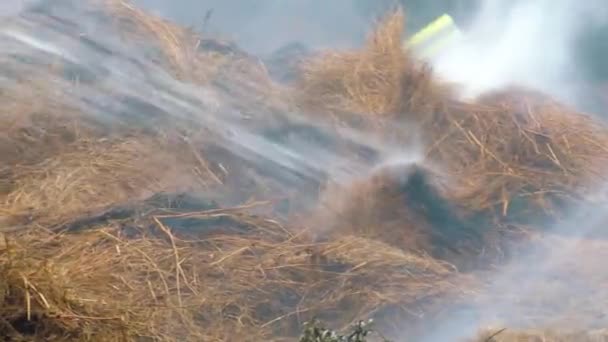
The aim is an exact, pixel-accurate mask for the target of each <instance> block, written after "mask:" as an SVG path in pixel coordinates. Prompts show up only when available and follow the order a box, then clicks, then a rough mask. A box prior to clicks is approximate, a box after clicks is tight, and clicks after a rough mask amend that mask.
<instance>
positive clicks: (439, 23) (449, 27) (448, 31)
mask: <svg viewBox="0 0 608 342" xmlns="http://www.w3.org/2000/svg"><path fill="white" fill-rule="evenodd" d="M461 36H462V34H461V32H460V30H459V29H458V27H457V26H456V24H455V23H454V19H452V17H451V16H450V15H448V14H444V15H442V16H440V17H439V18H437V19H435V20H433V21H432V22H431V23H430V24H428V25H427V26H425V27H424V28H422V29H421V30H420V31H418V32H417V33H416V34H414V35H413V36H411V37H410V39H408V41H407V42H406V44H405V48H407V49H413V50H415V51H416V52H417V53H420V54H421V55H423V56H424V57H432V56H433V55H436V54H437V53H439V52H440V51H441V49H442V48H444V47H446V46H447V45H448V44H450V43H452V42H454V41H456V40H457V39H459V38H460V37H461Z"/></svg>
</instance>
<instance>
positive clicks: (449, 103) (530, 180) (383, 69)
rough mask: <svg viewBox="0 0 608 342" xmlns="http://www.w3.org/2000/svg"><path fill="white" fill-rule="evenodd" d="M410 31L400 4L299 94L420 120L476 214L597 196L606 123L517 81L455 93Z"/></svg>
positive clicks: (327, 60) (306, 74)
mask: <svg viewBox="0 0 608 342" xmlns="http://www.w3.org/2000/svg"><path fill="white" fill-rule="evenodd" d="M402 29H403V14H402V12H400V11H397V12H395V13H393V14H392V15H390V16H388V17H387V18H386V19H385V20H384V21H383V22H382V23H381V25H380V26H379V27H378V29H377V30H376V31H375V32H374V34H373V35H372V36H371V38H370V39H369V41H368V44H367V46H365V47H364V48H363V49H361V50H359V51H346V52H329V53H327V54H323V55H321V56H319V57H317V58H313V59H312V60H311V61H309V62H308V64H306V65H305V67H304V70H303V75H302V80H301V82H300V84H299V88H298V90H297V91H298V92H299V93H300V94H301V95H300V97H299V102H300V103H302V104H303V107H304V108H313V109H315V110H319V108H322V109H324V110H325V111H329V112H338V113H341V114H342V115H341V117H344V116H347V117H348V116H350V117H351V118H352V117H353V116H354V117H361V115H362V114H363V117H364V119H366V120H368V121H377V122H380V121H379V120H378V119H377V117H378V116H387V115H389V116H393V117H397V118H398V119H400V120H404V121H405V122H406V123H414V124H416V125H417V126H419V127H420V135H421V136H422V139H423V140H424V142H425V143H426V145H427V146H428V149H427V151H426V155H427V156H428V158H429V159H430V160H432V161H433V162H435V163H439V165H442V166H443V167H444V168H445V171H446V173H447V174H449V177H450V178H451V179H453V180H455V181H456V183H459V186H458V187H455V190H454V193H453V196H454V199H455V201H456V202H458V203H460V204H462V206H463V207H464V208H466V209H468V210H470V211H472V212H476V213H479V212H487V211H488V210H490V211H494V214H493V215H494V216H496V217H497V218H499V219H502V218H504V217H507V216H510V217H511V218H513V219H520V218H521V217H522V216H524V217H525V216H528V215H530V213H531V212H532V213H534V212H538V211H542V210H545V211H546V212H547V213H549V214H555V213H556V212H557V211H560V210H561V207H560V204H561V203H562V202H565V201H570V200H572V199H576V200H581V199H584V198H586V197H589V196H592V195H595V194H592V193H591V191H590V189H591V188H592V187H593V186H594V185H595V184H597V183H598V182H599V181H601V180H603V172H604V170H605V169H606V166H607V165H608V164H607V162H608V153H607V152H608V150H606V148H605V146H608V145H607V143H608V129H607V128H606V127H605V126H603V125H602V124H600V123H598V122H597V121H596V120H593V119H592V118H590V117H588V116H586V115H582V114H579V113H576V112H574V111H573V110H571V109H570V108H567V107H566V106H563V105H560V104H558V103H555V102H554V101H550V100H548V99H547V97H546V96H543V95H539V94H532V93H527V92H525V91H523V92H522V91H518V90H516V89H509V90H507V91H505V92H503V93H497V94H490V95H487V96H486V97H485V98H482V99H480V101H479V102H477V103H463V102H459V101H456V100H452V99H450V96H449V92H447V89H448V86H446V85H443V84H441V83H439V82H437V81H436V80H435V79H434V78H433V76H432V73H431V72H430V70H428V68H427V67H426V66H424V65H419V64H418V63H417V62H416V61H414V60H412V58H411V57H408V53H407V52H404V51H403V48H402V41H403V40H402V39H401V38H402V37H401V33H402ZM509 99H511V100H509ZM311 110H312V109H311ZM348 113H350V114H348ZM342 121H346V122H348V120H342ZM389 125H390V124H389ZM393 126H394V124H393ZM389 129H390V127H388V128H385V129H384V130H383V131H382V132H381V135H383V136H387V131H388V130H389ZM391 136H392V135H391ZM401 140H402V141H404V139H403V138H402V139H401ZM393 143H394V142H393ZM526 207H527V209H526ZM556 209H557V210H556ZM501 217H502V218H501Z"/></svg>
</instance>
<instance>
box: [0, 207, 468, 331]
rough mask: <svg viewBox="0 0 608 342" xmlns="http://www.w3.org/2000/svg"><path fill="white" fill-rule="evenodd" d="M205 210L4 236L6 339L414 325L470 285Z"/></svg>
mask: <svg viewBox="0 0 608 342" xmlns="http://www.w3.org/2000/svg"><path fill="white" fill-rule="evenodd" d="M156 202H158V199H157V200H156ZM149 203H150V202H149ZM165 203H170V202H165ZM201 203H204V202H200V203H198V205H201ZM180 205H181V206H184V207H187V208H189V210H191V209H192V208H193V207H195V206H196V205H197V202H193V201H187V202H184V201H183V200H182V201H181V204H180ZM204 207H206V205H203V206H201V208H203V210H202V211H196V212H189V211H184V210H183V209H180V208H178V207H177V206H176V205H173V206H172V205H167V204H166V205H165V208H164V209H163V208H158V209H155V210H154V209H151V208H150V205H149V204H148V205H143V206H140V207H139V208H138V210H136V212H140V213H143V212H147V213H148V215H146V216H144V217H138V215H133V216H132V217H131V218H124V217H123V218H122V219H120V220H116V219H114V220H110V221H109V222H110V223H108V222H105V223H104V221H103V220H101V219H100V220H99V221H97V222H94V221H91V222H89V223H88V226H86V225H84V224H80V225H78V226H79V232H73V233H70V232H66V233H63V234H57V233H52V232H49V231H48V230H44V229H37V230H30V231H28V232H24V233H17V234H11V235H8V234H7V235H4V238H5V242H4V243H3V246H2V247H3V249H2V253H1V254H0V259H1V260H2V272H3V276H2V278H1V279H2V288H3V289H4V291H3V297H2V298H3V301H4V304H3V306H2V307H3V311H2V313H1V315H0V316H1V317H2V319H3V321H4V322H5V325H6V328H5V329H2V332H3V334H7V335H9V336H11V337H30V338H43V339H44V338H51V337H57V338H65V339H72V340H87V339H92V338H94V339H95V340H133V339H136V338H142V337H143V338H146V337H147V338H160V339H161V340H168V341H171V340H175V341H177V340H182V341H183V340H205V341H207V340H210V341H211V340H214V341H225V340H241V341H259V340H263V339H265V338H269V337H271V336H275V337H276V336H286V337H287V336H294V335H296V334H297V333H298V331H299V329H300V327H301V323H303V322H304V321H306V320H307V319H310V318H311V317H313V316H317V317H322V318H323V319H327V320H329V321H330V322H331V323H333V324H334V325H337V326H346V325H347V324H350V323H352V322H354V321H356V320H357V319H359V318H360V317H368V316H373V315H377V314H381V313H382V312H385V311H387V310H390V311H391V313H392V315H391V316H392V317H393V318H395V319H396V320H397V319H398V318H397V317H402V319H405V317H408V316H410V315H411V314H412V313H415V314H416V315H420V316H421V317H422V316H423V315H424V314H431V313H432V310H437V308H438V307H437V306H438V305H441V304H439V303H438V299H439V298H442V297H443V298H446V299H449V298H452V299H457V298H458V297H460V296H461V295H462V294H463V292H461V290H460V286H461V285H460V284H459V283H460V282H461V281H467V280H464V279H461V280H458V277H457V276H456V277H455V274H454V273H453V270H452V269H451V268H450V267H449V265H444V264H442V263H439V262H436V261H433V260H431V259H429V258H428V257H424V256H421V255H416V254H412V253H405V252H403V251H402V250H398V249H394V248H392V247H389V246H388V245H386V244H383V243H380V242H374V241H373V240H367V239H364V238H360V237H355V236H344V237H343V238H341V239H339V240H334V241H329V242H327V243H323V244H313V243H312V242H311V241H310V240H308V239H307V238H306V236H305V235H303V234H301V233H297V232H295V231H294V232H291V231H290V230H288V229H287V228H286V227H283V226H282V225H280V224H279V223H277V222H275V221H273V220H271V219H267V218H264V217H260V216H256V215H251V214H248V213H247V210H246V209H247V208H246V207H245V208H240V209H239V208H235V209H225V210H222V209H204ZM130 208H134V207H130ZM135 208H137V206H135ZM129 210H131V209H129ZM99 217H103V218H104V220H107V219H108V216H107V215H106V216H103V215H102V216H99ZM68 226H69V224H68ZM72 226H74V225H72ZM294 234H298V235H294ZM467 285H468V284H467ZM334 313H336V314H334ZM408 320H410V321H411V317H409V318H408ZM401 322H403V321H401Z"/></svg>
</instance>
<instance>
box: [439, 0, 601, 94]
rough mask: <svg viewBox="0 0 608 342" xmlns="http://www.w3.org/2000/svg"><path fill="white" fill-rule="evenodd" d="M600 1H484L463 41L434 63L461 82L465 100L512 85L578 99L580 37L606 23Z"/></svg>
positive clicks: (450, 76) (447, 75)
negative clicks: (578, 40)
mask: <svg viewBox="0 0 608 342" xmlns="http://www.w3.org/2000/svg"><path fill="white" fill-rule="evenodd" d="M607 10H608V7H606V6H605V3H603V6H602V3H600V2H599V1H596V0H591V1H577V0H515V1H512V0H510V1H505V0H499V1H486V2H484V3H483V5H482V7H481V8H480V10H479V12H478V13H477V15H476V16H475V19H474V21H473V23H472V24H471V25H470V27H469V28H468V30H467V31H466V32H465V38H464V40H463V41H462V42H459V43H458V44H457V45H455V46H454V47H452V48H451V49H450V50H449V51H446V53H445V54H442V55H441V56H440V57H438V58H437V59H436V60H434V61H433V62H434V66H435V70H436V72H437V73H438V74H439V75H440V76H441V77H443V78H445V79H448V80H450V81H454V82H458V83H460V84H463V89H462V90H463V93H462V95H463V96H465V97H475V96H476V95H479V94H480V93H483V92H486V91H491V90H495V89H500V88H504V87H507V86H511V85H517V86H523V87H529V88H533V89H537V90H541V91H543V92H546V93H549V94H551V95H553V96H556V97H558V98H560V99H561V100H563V101H566V102H570V103H574V102H576V101H577V100H578V95H580V94H579V92H580V91H581V89H580V87H579V86H578V85H577V84H576V82H575V80H576V79H577V74H578V73H579V69H580V67H581V65H580V63H581V62H580V61H578V60H577V58H576V51H575V42H576V39H578V38H579V37H581V35H583V34H585V31H584V30H585V29H587V28H591V27H593V25H595V24H598V23H600V22H602V21H604V20H606V17H607V16H606V12H607Z"/></svg>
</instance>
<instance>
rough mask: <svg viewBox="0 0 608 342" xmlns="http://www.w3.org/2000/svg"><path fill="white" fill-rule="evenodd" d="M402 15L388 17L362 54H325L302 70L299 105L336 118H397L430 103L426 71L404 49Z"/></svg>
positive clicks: (431, 90)
mask: <svg viewBox="0 0 608 342" xmlns="http://www.w3.org/2000/svg"><path fill="white" fill-rule="evenodd" d="M403 22H404V14H403V12H402V11H401V10H397V11H395V12H394V13H390V14H389V15H387V16H386V17H385V18H384V19H383V20H382V21H381V22H380V23H379V25H378V27H377V28H376V30H375V31H374V32H373V33H372V34H371V35H370V37H369V38H368V41H367V43H366V45H365V47H364V48H363V49H362V50H360V51H347V52H331V51H329V52H325V53H323V54H321V55H319V56H316V57H312V58H310V59H309V60H307V61H305V62H304V63H303V65H302V69H303V70H302V75H301V80H300V82H299V84H298V87H297V92H298V95H296V97H297V100H298V101H299V102H300V103H301V104H302V105H303V106H304V107H305V108H311V107H312V109H323V110H329V111H332V112H336V113H344V112H351V113H362V114H367V115H380V116H387V115H395V114H397V113H399V112H401V111H403V110H410V109H420V108H421V107H424V106H426V105H428V104H429V102H428V101H434V97H435V95H434V93H435V91H436V88H435V85H434V84H432V82H431V74H430V72H429V70H428V67H427V66H426V65H424V64H419V63H418V62H416V61H415V60H414V59H413V58H412V57H411V56H410V55H409V53H408V52H407V51H404V50H403V28H404V24H403Z"/></svg>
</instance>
